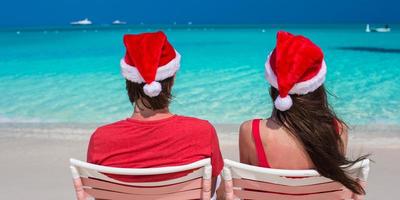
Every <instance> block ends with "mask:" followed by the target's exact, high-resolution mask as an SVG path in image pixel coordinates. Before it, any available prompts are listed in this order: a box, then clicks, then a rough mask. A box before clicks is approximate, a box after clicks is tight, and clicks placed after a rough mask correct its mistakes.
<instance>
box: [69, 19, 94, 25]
mask: <svg viewBox="0 0 400 200" xmlns="http://www.w3.org/2000/svg"><path fill="white" fill-rule="evenodd" d="M71 24H72V25H91V24H92V21H90V20H89V19H88V18H85V19H83V20H79V21H75V22H71Z"/></svg>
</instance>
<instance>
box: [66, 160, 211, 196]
mask: <svg viewBox="0 0 400 200" xmlns="http://www.w3.org/2000/svg"><path fill="white" fill-rule="evenodd" d="M70 163H71V166H70V168H71V172H72V177H73V180H74V186H75V191H76V195H77V199H78V200H86V199H93V198H96V199H109V200H130V199H142V200H149V199H160V200H161V199H163V200H176V199H205V200H206V199H210V196H211V164H210V159H209V158H207V159H204V160H200V161H197V162H194V163H191V164H188V165H182V166H173V167H160V168H143V169H142V168H135V169H130V168H114V167H106V166H100V165H94V164H90V163H87V162H83V161H79V160H75V159H70ZM188 170H193V171H192V172H190V173H189V174H188V175H186V176H184V177H180V178H176V179H171V180H166V181H161V182H139V183H138V182H135V183H129V182H123V181H118V180H115V179H113V178H110V177H108V176H106V175H104V174H103V173H106V174H109V175H111V174H113V175H141V176H142V175H161V174H170V173H176V172H183V171H188Z"/></svg>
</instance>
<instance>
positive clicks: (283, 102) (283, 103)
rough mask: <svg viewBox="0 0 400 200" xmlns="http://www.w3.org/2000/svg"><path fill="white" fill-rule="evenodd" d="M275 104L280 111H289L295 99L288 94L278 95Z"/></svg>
mask: <svg viewBox="0 0 400 200" xmlns="http://www.w3.org/2000/svg"><path fill="white" fill-rule="evenodd" d="M274 104H275V108H276V109H278V110H280V111H287V110H289V109H290V107H292V105H293V101H292V98H291V97H290V95H287V96H286V97H284V98H282V97H281V96H279V95H278V97H277V98H276V99H275V102H274Z"/></svg>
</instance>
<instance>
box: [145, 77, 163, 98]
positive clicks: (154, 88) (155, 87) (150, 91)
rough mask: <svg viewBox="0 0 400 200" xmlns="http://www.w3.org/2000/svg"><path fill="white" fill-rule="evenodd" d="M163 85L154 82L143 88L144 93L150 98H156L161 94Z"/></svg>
mask: <svg viewBox="0 0 400 200" xmlns="http://www.w3.org/2000/svg"><path fill="white" fill-rule="evenodd" d="M161 89H162V88H161V84H160V83H159V82H157V81H153V82H151V83H150V84H145V85H144V86H143V92H144V93H145V94H146V95H147V96H149V97H156V96H158V95H159V94H160V92H161Z"/></svg>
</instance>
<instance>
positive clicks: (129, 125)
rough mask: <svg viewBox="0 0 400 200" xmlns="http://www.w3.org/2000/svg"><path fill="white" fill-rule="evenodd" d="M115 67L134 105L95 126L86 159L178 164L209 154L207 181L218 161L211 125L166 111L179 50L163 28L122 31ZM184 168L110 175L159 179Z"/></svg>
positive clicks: (139, 165) (145, 164) (218, 166)
mask: <svg viewBox="0 0 400 200" xmlns="http://www.w3.org/2000/svg"><path fill="white" fill-rule="evenodd" d="M124 44H125V47H126V55H125V57H124V58H123V59H122V60H121V70H122V74H123V76H124V77H125V78H126V89H127V93H128V96H129V100H130V102H131V103H132V104H133V105H134V112H133V114H132V116H131V117H129V118H127V119H124V120H121V121H117V122H115V123H112V124H108V125H105V126H102V127H100V128H98V129H97V130H96V131H95V132H94V133H93V135H92V137H91V139H90V143H89V147H88V154H87V160H88V162H90V163H94V164H99V165H104V166H111V167H123V168H150V167H165V166H176V165H184V164H189V163H192V162H195V161H197V160H201V159H204V158H211V164H212V176H213V187H212V191H214V190H215V183H216V177H217V176H218V175H219V174H220V172H221V170H222V167H223V159H222V156H221V152H220V149H219V144H218V137H217V135H216V132H215V129H214V127H213V126H212V125H211V124H210V123H209V122H208V121H205V120H201V119H196V118H193V117H186V116H180V115H176V114H172V113H171V112H170V111H169V109H168V107H169V104H170V102H171V99H172V96H171V91H172V87H173V85H174V80H175V74H176V72H177V71H178V69H179V67H180V55H179V53H178V52H177V51H176V50H175V49H174V48H173V47H172V45H171V44H170V43H169V42H168V40H167V37H166V35H165V34H164V33H163V32H155V33H143V34H138V35H125V36H124ZM187 173H188V172H186V173H175V174H167V175H162V176H159V175H158V176H129V177H126V176H125V177H123V176H118V177H113V178H116V179H118V180H122V181H130V182H138V181H162V180H166V179H172V178H178V177H180V176H184V175H186V174H187Z"/></svg>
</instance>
